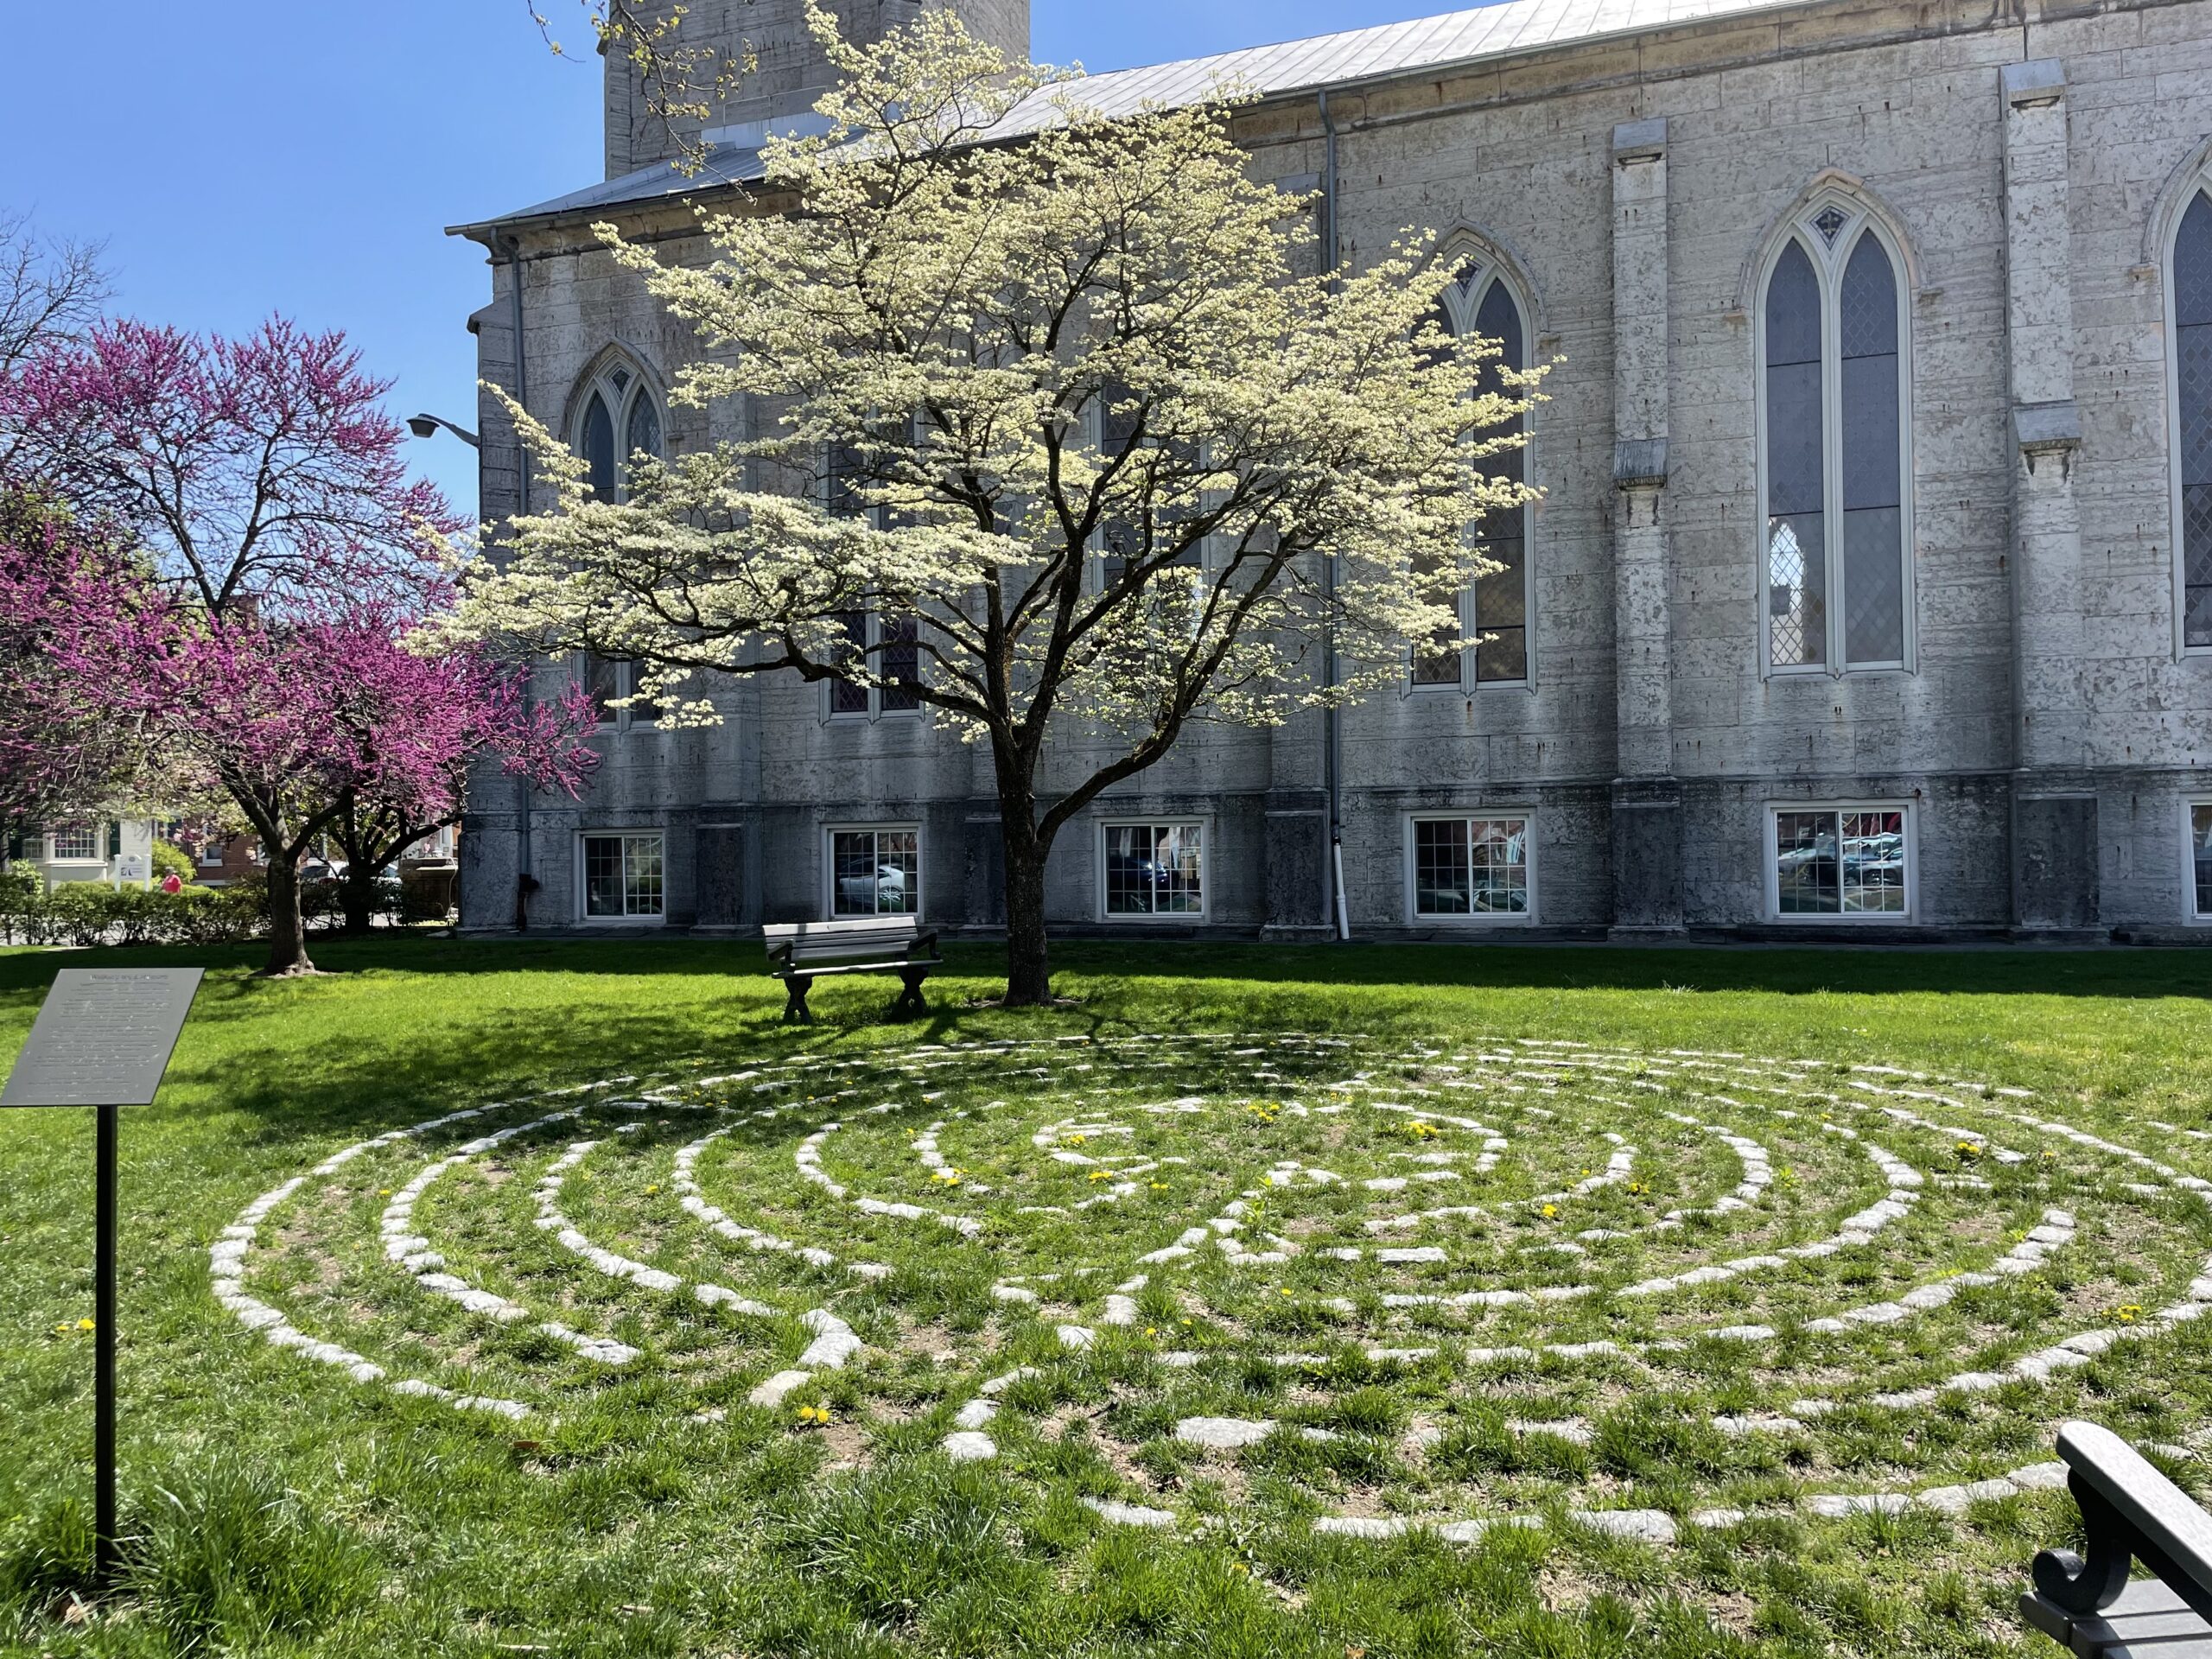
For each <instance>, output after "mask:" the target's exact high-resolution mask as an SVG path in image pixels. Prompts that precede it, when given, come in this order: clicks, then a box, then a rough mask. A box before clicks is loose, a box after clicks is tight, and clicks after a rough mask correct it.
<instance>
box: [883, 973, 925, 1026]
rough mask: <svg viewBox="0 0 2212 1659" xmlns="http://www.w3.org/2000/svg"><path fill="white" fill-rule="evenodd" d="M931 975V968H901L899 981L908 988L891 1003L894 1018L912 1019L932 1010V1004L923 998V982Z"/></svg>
mask: <svg viewBox="0 0 2212 1659" xmlns="http://www.w3.org/2000/svg"><path fill="white" fill-rule="evenodd" d="M929 976H930V970H929V969H926V968H901V969H899V983H900V984H901V985H903V986H904V987H906V988H905V989H904V990H902V991H900V992H899V1000H898V1001H896V1002H893V1004H892V1005H891V1013H892V1016H893V1018H894V1019H900V1020H906V1019H912V1017H914V1016H915V1015H917V1014H927V1013H928V1012H929V1011H930V1005H929V1004H928V1003H926V1002H925V1001H923V1000H922V982H923V981H925V980H926V979H927V978H928V977H929Z"/></svg>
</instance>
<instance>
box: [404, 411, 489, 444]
mask: <svg viewBox="0 0 2212 1659" xmlns="http://www.w3.org/2000/svg"><path fill="white" fill-rule="evenodd" d="M440 427H443V428H445V429H446V430H447V431H448V432H450V433H452V434H453V435H454V436H455V437H456V438H459V439H460V440H461V442H463V443H465V444H467V446H468V447H469V448H472V449H481V448H483V447H484V441H483V440H482V439H481V438H480V437H478V436H477V435H475V434H474V432H472V431H470V430H469V429H467V427H465V426H460V425H457V424H455V423H454V422H452V421H449V420H448V419H446V417H445V416H442V415H410V416H408V417H407V429H408V430H409V431H410V432H412V433H413V434H414V435H416V437H418V438H435V436H437V435H438V429H439V428H440Z"/></svg>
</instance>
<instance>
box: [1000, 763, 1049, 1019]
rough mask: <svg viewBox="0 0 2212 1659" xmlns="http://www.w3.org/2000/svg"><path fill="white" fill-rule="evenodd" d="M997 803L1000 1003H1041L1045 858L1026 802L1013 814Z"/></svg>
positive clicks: (1045, 978) (1045, 996) (1045, 952)
mask: <svg viewBox="0 0 2212 1659" xmlns="http://www.w3.org/2000/svg"><path fill="white" fill-rule="evenodd" d="M1020 806H1021V810H1020V816H1019V817H1015V816H1014V815H1012V814H1009V813H1007V810H1006V808H1007V803H1006V802H1005V801H1004V800H1001V804H1000V813H1001V817H1000V820H999V833H1000V842H1001V847H1002V848H1003V849H1004V852H1005V857H1006V1005H1007V1007H1010V1008H1034V1007H1043V1006H1045V1005H1046V1004H1047V1003H1049V1002H1051V1001H1052V956H1051V951H1050V947H1049V945H1048V943H1047V941H1046V936H1045V856H1046V854H1047V853H1048V852H1049V851H1050V850H1051V849H1050V848H1049V846H1047V844H1046V842H1044V841H1043V840H1041V839H1040V838H1039V836H1038V834H1037V827H1036V823H1035V821H1034V819H1033V817H1032V816H1031V810H1030V807H1029V804H1028V803H1027V801H1026V800H1025V801H1023V802H1022V803H1020Z"/></svg>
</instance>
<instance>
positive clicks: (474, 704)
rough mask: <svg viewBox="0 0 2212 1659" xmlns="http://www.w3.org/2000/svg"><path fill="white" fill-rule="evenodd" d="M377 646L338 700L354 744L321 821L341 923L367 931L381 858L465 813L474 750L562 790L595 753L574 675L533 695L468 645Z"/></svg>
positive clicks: (520, 679)
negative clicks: (557, 696) (330, 847)
mask: <svg viewBox="0 0 2212 1659" xmlns="http://www.w3.org/2000/svg"><path fill="white" fill-rule="evenodd" d="M375 655H376V660H375V662H374V663H373V664H363V666H366V667H370V668H371V669H372V671H371V672H368V673H366V674H363V675H361V676H360V677H359V678H358V679H357V680H356V682H355V683H354V690H353V695H352V696H347V697H346V698H344V699H342V700H341V702H340V706H339V708H338V710H337V721H338V725H339V728H340V730H341V732H343V733H344V734H346V735H347V736H348V737H349V738H350V739H351V740H352V741H353V745H354V752H353V755H352V757H351V759H350V766H351V779H350V781H349V782H348V783H347V784H346V787H345V788H344V789H343V790H342V791H341V792H340V802H339V810H338V813H337V815H336V817H334V818H333V819H332V820H331V823H330V829H329V834H330V837H331V839H332V840H334V841H335V842H337V843H338V846H339V848H340V849H341V850H342V851H343V852H344V854H345V855H346V874H345V879H344V881H343V883H342V884H341V886H340V891H339V899H340V906H341V907H342V908H343V910H344V912H345V917H346V931H347V932H349V933H363V932H366V931H368V929H369V926H370V917H371V914H372V912H373V910H374V908H375V905H376V897H377V882H378V878H379V875H380V873H381V872H382V871H383V870H384V869H385V867H386V866H388V865H390V864H391V862H392V861H393V860H395V859H397V857H398V856H399V855H401V854H402V853H403V852H404V851H405V850H406V849H408V848H409V847H410V846H412V845H413V844H414V843H415V842H418V841H420V840H422V839H423V837H424V836H429V835H431V834H434V833H435V832H436V831H437V830H440V829H444V828H445V827H446V826H448V824H454V823H459V822H460V821H461V810H462V808H463V806H464V805H465V804H466V803H467V792H468V782H469V778H470V775H471V773H472V772H474V770H475V768H476V765H477V763H478V761H479V760H480V759H481V758H482V757H484V756H486V755H491V756H493V757H496V759H497V760H498V762H499V765H500V766H501V767H502V768H503V769H504V770H505V772H506V773H507V775H509V776H510V777H518V778H521V779H524V781H525V782H526V783H527V784H529V785H531V787H532V788H535V789H538V790H542V791H552V790H561V791H565V792H567V793H569V794H570V795H574V794H575V793H576V792H577V791H579V790H580V789H581V787H582V783H583V780H584V779H585V778H586V777H588V775H589V773H590V771H591V769H592V767H593V766H595V765H596V764H597V762H598V755H597V753H596V752H595V751H594V750H593V749H592V748H591V747H588V745H587V744H586V743H585V742H584V741H583V740H584V739H585V738H586V737H587V736H588V735H589V734H590V733H591V731H592V730H593V728H594V726H596V724H597V723H598V720H599V714H598V710H597V709H596V708H595V707H594V705H593V702H592V700H591V696H590V693H589V692H588V690H586V689H585V688H584V687H582V686H580V685H572V686H571V687H570V689H569V694H568V696H566V697H565V698H563V699H562V700H561V701H558V702H533V701H532V700H531V696H530V695H529V689H528V683H527V676H526V674H525V673H524V671H523V670H521V669H520V668H519V667H518V665H517V664H512V663H504V662H500V661H497V660H495V659H493V658H492V657H491V656H490V655H489V654H488V653H486V652H485V651H484V650H482V649H481V648H480V647H476V646H472V645H460V646H454V647H451V648H448V649H445V650H443V651H442V652H439V653H438V654H436V655H430V654H426V653H423V652H419V651H410V652H400V653H398V654H397V655H396V656H393V655H386V654H385V653H381V652H379V653H375Z"/></svg>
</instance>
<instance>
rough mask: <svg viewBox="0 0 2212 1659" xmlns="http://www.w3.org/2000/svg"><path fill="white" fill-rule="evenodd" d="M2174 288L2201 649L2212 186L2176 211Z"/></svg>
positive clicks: (2194, 624) (2206, 637) (2211, 550)
mask: <svg viewBox="0 0 2212 1659" xmlns="http://www.w3.org/2000/svg"><path fill="white" fill-rule="evenodd" d="M2171 293H2172V295H2173V305H2174V329H2173V339H2174V376H2173V384H2174V401H2175V405H2176V408H2175V415H2176V417H2177V418H2176V422H2175V430H2174V439H2175V444H2176V448H2175V452H2174V483H2175V488H2176V495H2177V500H2176V503H2175V507H2176V516H2177V527H2176V531H2175V537H2174V539H2175V542H2176V544H2177V546H2178V547H2179V549H2180V550H2181V581H2182V643H2183V645H2185V646H2187V647H2189V648H2190V649H2191V650H2202V649H2207V648H2212V187H2206V188H2201V189H2199V190H2197V191H2196V194H2195V195H2194V196H2193V198H2192V199H2191V200H2190V204H2189V207H2188V209H2187V211H2186V212H2184V213H2183V214H2182V216H2181V226H2180V230H2179V232H2178V233H2177V235H2176V236H2175V238H2174V253H2173V282H2172V284H2171Z"/></svg>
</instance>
